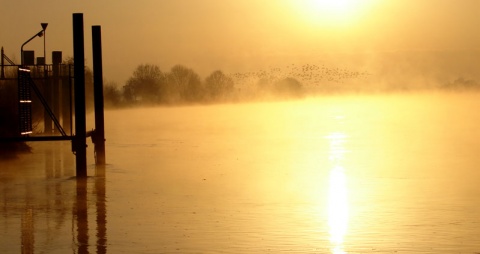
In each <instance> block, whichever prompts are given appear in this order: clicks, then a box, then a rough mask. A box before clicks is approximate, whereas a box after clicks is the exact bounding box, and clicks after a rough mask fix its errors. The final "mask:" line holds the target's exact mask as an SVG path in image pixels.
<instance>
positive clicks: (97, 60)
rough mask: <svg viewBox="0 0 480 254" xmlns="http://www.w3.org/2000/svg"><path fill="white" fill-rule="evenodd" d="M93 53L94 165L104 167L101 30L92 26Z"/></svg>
mask: <svg viewBox="0 0 480 254" xmlns="http://www.w3.org/2000/svg"><path fill="white" fill-rule="evenodd" d="M92 52H93V93H94V102H95V134H94V136H93V137H92V140H93V142H94V145H95V154H96V161H95V164H96V165H105V121H104V114H103V108H104V103H103V68H102V30H101V27H100V26H92Z"/></svg>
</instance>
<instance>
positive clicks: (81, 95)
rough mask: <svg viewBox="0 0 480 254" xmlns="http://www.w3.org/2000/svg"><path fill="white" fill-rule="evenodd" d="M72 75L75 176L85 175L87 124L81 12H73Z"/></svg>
mask: <svg viewBox="0 0 480 254" xmlns="http://www.w3.org/2000/svg"><path fill="white" fill-rule="evenodd" d="M73 61H74V63H73V75H74V86H75V87H74V94H75V95H74V96H75V138H74V139H73V150H74V152H75V155H76V171H77V177H86V176H87V131H86V129H87V126H86V121H87V120H86V116H85V49H84V34H83V13H74V14H73Z"/></svg>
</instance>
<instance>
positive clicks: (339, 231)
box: [326, 132, 349, 254]
mask: <svg viewBox="0 0 480 254" xmlns="http://www.w3.org/2000/svg"><path fill="white" fill-rule="evenodd" d="M346 137H347V136H346V135H345V134H343V133H341V132H334V133H332V134H330V135H329V136H327V137H326V138H327V139H329V141H330V156H329V159H330V162H331V164H332V168H331V170H330V177H329V181H328V184H329V187H328V203H327V209H328V215H327V216H328V218H327V220H328V228H329V234H330V243H331V244H332V248H331V250H332V253H335V254H337V253H345V252H344V250H343V243H344V238H345V235H346V233H347V230H348V216H349V211H348V210H349V209H348V189H347V177H346V174H345V169H344V168H343V166H342V161H343V159H344V154H345V153H346V149H345V147H344V143H345V139H346Z"/></svg>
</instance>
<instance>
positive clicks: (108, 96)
mask: <svg viewBox="0 0 480 254" xmlns="http://www.w3.org/2000/svg"><path fill="white" fill-rule="evenodd" d="M121 97H122V93H121V92H120V90H119V89H118V86H117V84H116V83H115V82H105V84H104V86H103V98H104V100H105V107H118V106H119V105H120V102H121Z"/></svg>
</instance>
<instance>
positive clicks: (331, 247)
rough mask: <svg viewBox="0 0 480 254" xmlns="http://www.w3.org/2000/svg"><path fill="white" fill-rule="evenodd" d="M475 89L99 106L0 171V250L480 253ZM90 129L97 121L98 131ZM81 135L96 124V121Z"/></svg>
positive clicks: (479, 100) (477, 96)
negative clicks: (81, 166)
mask: <svg viewBox="0 0 480 254" xmlns="http://www.w3.org/2000/svg"><path fill="white" fill-rule="evenodd" d="M479 106H480V94H476V93H452V94H446V93H430V94H415V95H414V94H400V95H398V94H397V95H356V96H325V97H320V98H315V99H307V100H303V101H291V102H270V103H267V102H265V103H249V104H236V105H235V104H232V105H214V106H196V107H168V108H142V109H127V110H118V111H107V112H106V128H107V129H106V138H107V143H106V145H107V147H106V149H107V155H106V156H107V162H108V165H107V166H106V168H105V169H103V168H95V165H94V164H93V161H94V160H93V149H92V147H93V145H92V144H91V143H90V140H89V144H90V147H89V148H88V153H89V158H88V159H89V171H88V174H89V177H88V178H87V179H86V180H76V179H75V178H74V177H73V176H74V174H75V172H74V171H75V169H74V164H75V163H74V156H73V155H72V154H71V152H70V144H69V143H68V142H63V143H62V142H60V143H55V142H54V143H32V146H33V148H34V151H33V153H32V154H29V155H24V156H22V157H21V158H20V159H19V160H17V161H14V162H1V164H0V165H1V170H0V182H1V185H0V202H1V203H0V204H1V208H0V209H1V215H2V216H1V217H0V224H1V227H0V253H19V252H22V251H23V252H25V253H87V252H90V253H108V252H109V253H281V252H286V253H400V252H403V253H480V216H479V214H480V184H479V179H480V171H479V170H478V165H479V162H480V157H478V151H479V150H480V134H479V132H478V123H480V113H477V112H478V110H476V109H478V108H479ZM92 126H93V124H92ZM89 128H90V127H89Z"/></svg>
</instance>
